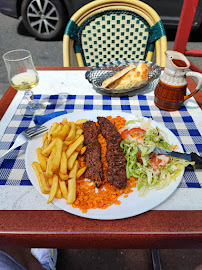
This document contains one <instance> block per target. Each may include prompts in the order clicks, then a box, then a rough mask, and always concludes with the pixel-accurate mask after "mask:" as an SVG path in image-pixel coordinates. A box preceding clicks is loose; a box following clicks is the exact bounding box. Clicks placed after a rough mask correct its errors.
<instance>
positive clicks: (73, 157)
mask: <svg viewBox="0 0 202 270" xmlns="http://www.w3.org/2000/svg"><path fill="white" fill-rule="evenodd" d="M78 154H79V153H78V152H76V151H75V152H74V153H73V154H72V155H71V156H70V157H69V159H68V160H67V169H68V170H71V169H72V168H73V165H74V162H75V160H76V159H77V157H78Z"/></svg>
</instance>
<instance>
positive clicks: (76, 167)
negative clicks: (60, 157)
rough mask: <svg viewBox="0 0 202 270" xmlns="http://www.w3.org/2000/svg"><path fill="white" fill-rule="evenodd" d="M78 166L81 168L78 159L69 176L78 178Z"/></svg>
mask: <svg viewBox="0 0 202 270" xmlns="http://www.w3.org/2000/svg"><path fill="white" fill-rule="evenodd" d="M78 168H79V162H78V160H76V161H75V162H74V166H73V168H72V169H71V171H70V172H69V178H76V174H77V171H78Z"/></svg>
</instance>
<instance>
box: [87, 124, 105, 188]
mask: <svg viewBox="0 0 202 270" xmlns="http://www.w3.org/2000/svg"><path fill="white" fill-rule="evenodd" d="M83 133H84V144H85V145H86V146H87V149H86V152H85V163H86V166H87V169H86V172H85V177H86V178H88V179H91V180H92V181H94V182H95V184H96V187H100V186H101V185H102V180H103V170H102V162H101V146H100V143H99V141H98V134H99V130H98V128H97V126H96V124H95V123H94V122H93V121H87V122H85V123H84V124H83Z"/></svg>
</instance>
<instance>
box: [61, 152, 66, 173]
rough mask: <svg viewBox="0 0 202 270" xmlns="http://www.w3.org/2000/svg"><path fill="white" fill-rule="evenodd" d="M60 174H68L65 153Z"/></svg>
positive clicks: (62, 157)
mask: <svg viewBox="0 0 202 270" xmlns="http://www.w3.org/2000/svg"><path fill="white" fill-rule="evenodd" d="M60 173H61V174H67V156H66V153H65V152H64V151H63V152H62V155H61V160H60Z"/></svg>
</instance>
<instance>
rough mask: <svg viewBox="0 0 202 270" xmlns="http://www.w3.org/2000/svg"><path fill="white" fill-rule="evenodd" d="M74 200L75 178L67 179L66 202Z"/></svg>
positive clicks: (69, 202)
mask: <svg viewBox="0 0 202 270" xmlns="http://www.w3.org/2000/svg"><path fill="white" fill-rule="evenodd" d="M75 200H76V178H72V179H69V180H68V195H67V204H71V203H73V202H74V201H75Z"/></svg>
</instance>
